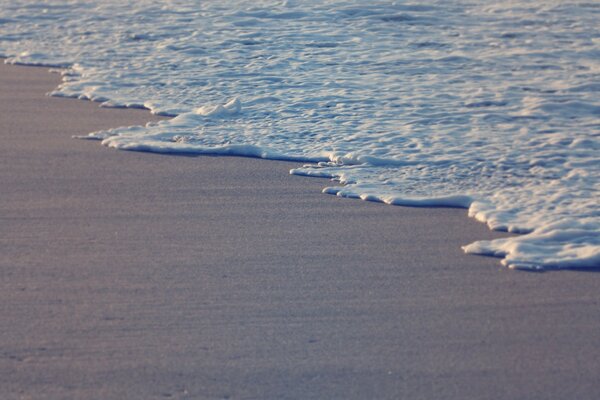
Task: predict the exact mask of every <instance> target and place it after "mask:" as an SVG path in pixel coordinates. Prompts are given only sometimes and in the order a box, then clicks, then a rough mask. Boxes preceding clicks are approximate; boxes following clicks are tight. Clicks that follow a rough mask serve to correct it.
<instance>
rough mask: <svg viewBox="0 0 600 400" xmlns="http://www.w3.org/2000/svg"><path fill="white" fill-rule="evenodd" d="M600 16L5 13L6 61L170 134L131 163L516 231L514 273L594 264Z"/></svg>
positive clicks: (93, 4)
mask: <svg viewBox="0 0 600 400" xmlns="http://www.w3.org/2000/svg"><path fill="white" fill-rule="evenodd" d="M599 21H600V3H598V2H594V1H556V0H545V1H541V0H540V1H525V0H517V1H510V0H509V1H503V2H496V1H457V0H451V1H435V0H430V1H420V2H415V3H411V2H408V1H407V2H405V1H382V0H371V1H358V0H356V1H352V0H345V1H344V0H320V1H315V0H304V1H300V0H298V1H294V0H287V1H260V0H252V1H247V0H219V1H203V2H201V1H176V0H173V1H146V0H141V1H136V2H122V1H115V0H107V1H102V2H97V1H83V0H70V1H65V0H51V1H32V0H24V1H18V0H17V1H13V0H11V1H8V0H0V55H2V56H4V57H7V58H8V60H7V61H8V62H10V63H21V64H34V65H46V66H57V67H63V68H66V69H65V70H64V72H63V78H64V81H63V83H62V84H61V85H60V86H59V87H58V88H57V89H56V90H55V91H54V92H53V93H52V94H53V95H55V96H67V97H78V98H82V99H89V100H93V101H96V102H99V103H100V105H101V106H103V107H136V108H147V109H150V110H151V111H152V112H153V113H156V114H161V115H169V116H173V117H174V118H172V119H170V120H166V121H163V122H160V123H153V124H149V125H148V126H145V127H142V126H138V127H123V128H119V129H113V130H109V131H103V132H94V133H91V134H90V136H89V137H88V138H92V139H98V140H101V141H102V144H104V145H105V146H109V147H114V148H118V149H124V150H139V151H152V152H161V153H197V154H203V153H216V154H233V155H244V156H253V157H262V158H269V159H286V160H288V159H289V160H299V161H302V162H305V163H306V165H305V166H304V167H302V168H297V169H294V170H292V171H291V173H293V174H298V175H309V176H320V177H329V178H333V179H334V180H335V182H334V184H333V186H331V187H327V188H325V189H324V192H325V193H330V194H335V195H338V196H345V197H352V198H362V199H365V200H372V201H381V202H385V203H389V204H398V205H412V206H450V207H464V208H468V209H469V215H470V216H472V217H474V218H476V219H477V220H479V221H481V222H484V223H487V224H488V225H489V227H490V228H491V229H495V230H500V231H509V232H515V233H520V235H516V236H513V237H509V238H504V239H498V240H492V241H478V242H475V243H471V244H466V246H465V247H464V250H465V251H466V252H467V253H476V254H485V255H493V256H497V257H502V259H503V260H502V262H503V263H504V264H505V265H507V266H509V267H511V268H522V269H531V270H545V269H558V268H594V267H595V268H598V267H600V204H599V203H600V22H599Z"/></svg>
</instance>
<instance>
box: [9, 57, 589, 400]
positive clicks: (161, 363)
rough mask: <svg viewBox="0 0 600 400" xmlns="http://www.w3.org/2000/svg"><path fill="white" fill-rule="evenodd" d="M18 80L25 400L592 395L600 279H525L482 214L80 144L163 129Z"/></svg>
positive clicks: (48, 79)
mask: <svg viewBox="0 0 600 400" xmlns="http://www.w3.org/2000/svg"><path fill="white" fill-rule="evenodd" d="M59 80H60V77H59V76H58V75H56V74H54V75H52V74H49V73H48V72H47V70H46V69H43V68H33V67H15V66H6V65H2V66H0V135H1V136H0V139H1V145H0V193H1V194H0V284H1V287H0V321H1V323H2V329H1V330H0V392H1V393H2V398H6V399H28V398H31V399H38V398H49V399H63V398H64V399H71V398H84V399H88V398H89V399H91V398H98V399H100V398H101V399H123V398H127V399H165V398H175V399H186V398H190V399H225V398H230V399H403V398H406V399H442V398H443V399H516V398H523V399H525V398H526V399H532V398H544V399H564V398H578V399H591V398H598V397H600V380H598V378H597V375H598V371H600V350H599V349H600V275H599V274H597V273H594V272H573V271H558V272H549V273H543V274H534V273H526V272H519V271H511V270H507V269H505V268H504V267H502V266H501V265H500V263H499V260H497V259H493V258H485V257H478V256H467V255H465V254H463V253H462V251H461V249H460V246H461V245H464V244H467V243H469V242H471V241H473V240H476V239H484V238H491V237H496V236H499V235H500V234H497V233H493V232H489V231H488V229H487V228H486V227H485V226H484V225H483V224H479V223H477V222H475V221H473V220H471V219H469V218H467V216H466V211H465V210H460V209H441V208H403V207H392V206H385V205H382V204H375V203H367V202H362V201H358V200H348V199H339V198H336V197H333V196H328V195H324V194H321V193H320V191H321V188H322V187H323V186H326V185H327V183H328V182H326V181H323V180H320V179H315V178H304V177H297V176H290V175H288V171H289V169H290V168H292V167H293V166H294V165H295V164H293V163H286V162H274V161H263V160H255V159H249V158H234V157H208V156H203V157H181V156H165V155H157V154H149V153H135V152H122V151H115V150H111V149H106V148H103V147H101V146H100V145H99V144H98V143H97V142H90V141H82V140H75V139H72V138H71V136H72V135H85V134H87V133H88V132H90V131H94V130H98V129H102V128H109V127H116V126H122V125H130V124H143V123H145V122H146V121H148V120H152V119H157V118H156V117H153V116H151V115H149V114H148V113H147V112H144V111H139V110H137V111H136V110H116V109H102V108H99V107H98V106H97V104H93V103H90V102H84V101H78V100H72V99H60V98H49V97H46V96H44V94H45V93H46V92H48V91H49V90H51V89H52V88H54V87H55V86H56V85H57V84H58V82H59Z"/></svg>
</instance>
